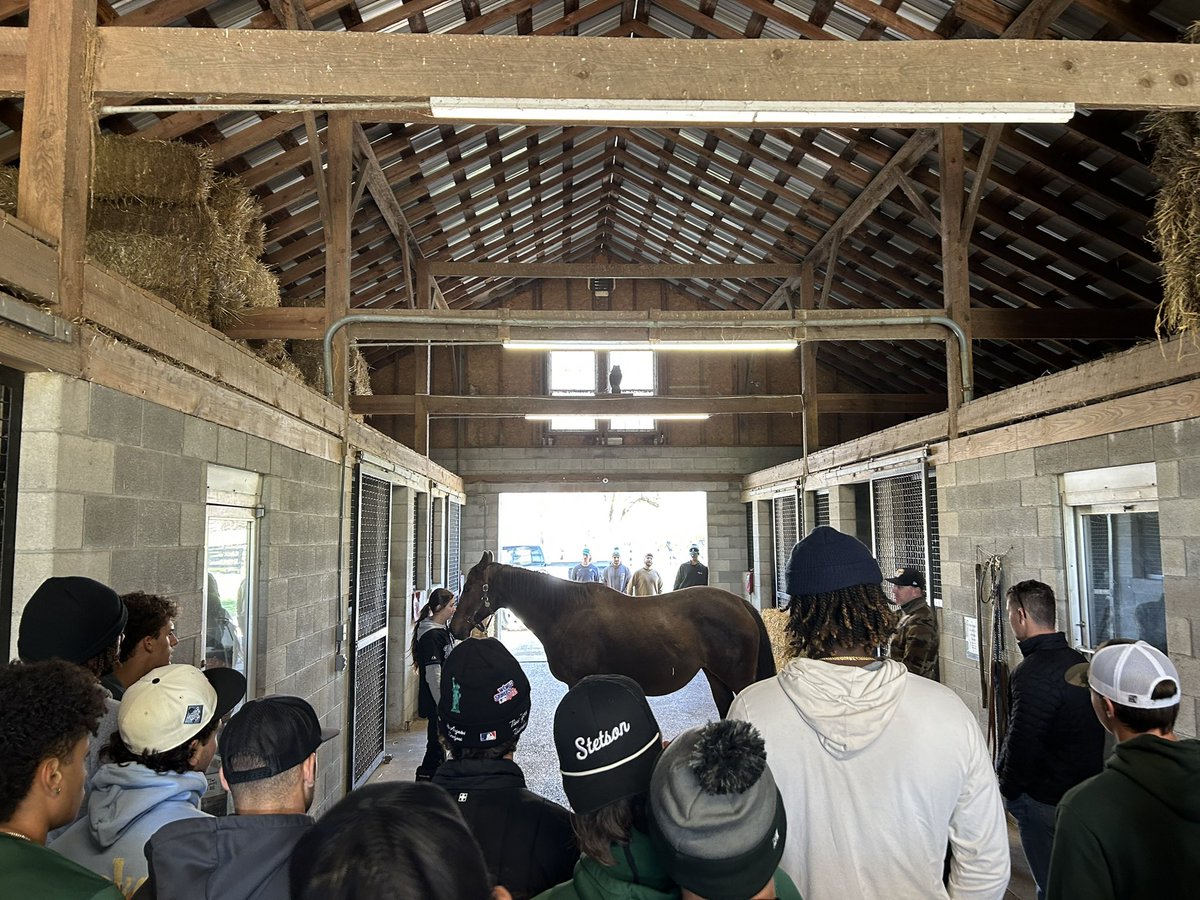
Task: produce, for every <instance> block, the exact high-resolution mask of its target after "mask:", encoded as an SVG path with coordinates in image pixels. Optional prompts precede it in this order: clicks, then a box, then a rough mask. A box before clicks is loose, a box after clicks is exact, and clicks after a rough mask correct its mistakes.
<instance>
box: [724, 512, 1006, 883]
mask: <svg viewBox="0 0 1200 900" xmlns="http://www.w3.org/2000/svg"><path fill="white" fill-rule="evenodd" d="M786 577H787V591H788V594H790V595H791V605H790V607H789V610H790V617H789V621H788V632H789V637H790V639H791V644H792V648H793V649H794V650H795V652H796V657H795V658H794V659H793V660H792V661H791V662H789V663H788V664H787V665H786V666H785V667H784V668H783V670H782V671H780V673H779V674H778V675H776V676H775V677H774V678H772V679H769V680H767V681H760V682H758V683H757V684H752V685H750V687H748V688H746V689H745V690H744V691H742V692H741V693H740V694H739V695H738V696H737V698H736V699H735V700H734V701H733V706H732V707H731V708H730V710H729V718H731V719H742V720H745V721H748V722H750V723H751V724H752V725H754V726H755V727H756V728H757V729H758V730H759V732H761V734H762V736H763V740H764V741H765V743H766V751H767V757H768V758H769V759H770V760H771V769H772V772H773V773H774V776H775V781H776V785H777V786H778V788H779V792H780V795H781V796H782V797H783V802H784V807H785V809H786V811H787V819H788V831H789V835H788V840H787V846H786V847H785V849H784V853H783V859H782V863H781V867H782V868H783V870H784V871H786V872H787V873H788V875H790V876H791V877H792V880H793V881H794V882H795V883H796V887H798V888H799V889H800V893H801V894H803V895H804V896H805V897H838V898H839V900H865V898H875V897H922V898H932V897H941V898H944V897H955V898H972V900H988V898H994V900H999V898H1001V897H1003V896H1004V892H1005V889H1006V888H1007V886H1008V878H1009V850H1008V830H1007V828H1006V826H1005V819H1004V806H1003V803H1002V801H1001V798H1000V791H999V788H998V786H997V783H996V776H995V774H994V772H993V771H992V764H991V757H990V755H989V754H988V750H987V746H986V744H985V743H984V739H983V734H982V732H981V731H980V729H979V724H978V723H977V722H976V721H975V717H974V716H973V715H972V714H971V712H970V711H969V710H968V709H967V708H966V706H965V705H964V704H963V702H962V701H961V700H959V699H958V697H957V696H956V695H955V694H954V692H953V691H951V690H950V689H949V688H947V687H944V686H943V685H940V684H938V683H936V682H934V681H931V680H930V679H928V678H922V677H921V676H919V675H913V674H910V673H909V672H908V670H907V669H906V668H905V667H904V665H903V663H900V662H897V661H896V660H892V659H879V658H878V654H879V648H880V646H881V645H883V644H885V643H886V642H887V639H888V635H889V634H890V633H891V631H892V630H893V628H894V621H893V615H892V613H891V612H890V609H889V606H888V599H887V596H886V595H885V594H884V592H883V588H882V586H881V583H882V581H883V574H882V573H881V572H880V570H879V564H878V563H877V562H876V561H875V559H874V558H873V557H872V556H871V552H870V551H869V550H868V549H867V548H866V547H865V546H864V545H863V544H862V543H861V542H860V541H858V540H856V539H855V538H853V537H850V536H849V535H845V534H842V533H841V532H839V531H837V530H835V529H833V528H830V527H828V526H821V527H819V528H816V529H814V530H813V531H812V533H811V534H809V535H808V536H807V537H806V538H805V539H804V540H802V541H801V542H800V543H798V544H796V546H795V547H793V548H792V554H791V558H790V560H789V561H788V566H787V573H786ZM947 843H949V845H950V848H951V850H952V852H953V859H952V861H951V865H950V875H949V881H948V884H946V885H943V882H942V869H943V863H944V860H945V856H946V846H947Z"/></svg>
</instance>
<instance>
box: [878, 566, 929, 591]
mask: <svg viewBox="0 0 1200 900" xmlns="http://www.w3.org/2000/svg"><path fill="white" fill-rule="evenodd" d="M883 580H884V581H888V582H891V583H892V584H894V585H896V587H915V588H920V589H921V590H925V573H924V572H922V571H921V570H920V569H917V568H914V567H913V566H901V567H900V568H898V569H897V570H896V574H895V575H893V576H892V577H891V578H885V579H883Z"/></svg>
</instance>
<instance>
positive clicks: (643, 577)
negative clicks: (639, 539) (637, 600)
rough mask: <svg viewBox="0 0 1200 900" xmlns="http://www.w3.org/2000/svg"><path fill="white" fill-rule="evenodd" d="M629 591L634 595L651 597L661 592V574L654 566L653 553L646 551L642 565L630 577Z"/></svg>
mask: <svg viewBox="0 0 1200 900" xmlns="http://www.w3.org/2000/svg"><path fill="white" fill-rule="evenodd" d="M630 593H631V594H633V596H635V597H653V596H654V595H655V594H661V593H662V576H661V575H659V574H658V570H657V569H655V568H654V554H653V553H647V554H646V559H645V560H644V561H643V563H642V567H641V568H640V569H638V570H637V571H636V572H634V573H633V578H631V579H630Z"/></svg>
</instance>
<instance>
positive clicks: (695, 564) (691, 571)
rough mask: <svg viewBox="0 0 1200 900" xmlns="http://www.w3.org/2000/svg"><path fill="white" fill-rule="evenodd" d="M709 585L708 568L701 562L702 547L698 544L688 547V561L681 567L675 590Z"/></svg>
mask: <svg viewBox="0 0 1200 900" xmlns="http://www.w3.org/2000/svg"><path fill="white" fill-rule="evenodd" d="M706 584H708V566H706V565H705V564H704V563H702V562H700V547H699V546H697V545H696V544H692V546H690V547H688V561H687V562H685V563H684V564H683V565H681V566H680V567H679V574H678V575H676V576H675V588H674V589H675V590H677V591H680V590H683V589H684V588H686V587H703V586H704V585H706Z"/></svg>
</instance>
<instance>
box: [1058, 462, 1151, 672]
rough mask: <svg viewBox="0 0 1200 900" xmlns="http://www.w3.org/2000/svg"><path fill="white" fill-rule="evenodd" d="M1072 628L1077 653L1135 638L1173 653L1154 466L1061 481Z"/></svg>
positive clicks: (1119, 468) (1076, 474) (1078, 474)
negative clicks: (1169, 640)
mask: <svg viewBox="0 0 1200 900" xmlns="http://www.w3.org/2000/svg"><path fill="white" fill-rule="evenodd" d="M1062 497H1063V525H1064V528H1063V533H1064V535H1065V538H1066V558H1067V576H1068V581H1067V593H1068V596H1069V599H1070V610H1071V620H1072V621H1071V625H1072V628H1073V630H1074V637H1075V638H1076V642H1077V643H1078V645H1079V646H1081V647H1083V648H1085V649H1094V648H1095V647H1096V646H1098V645H1099V644H1100V643H1102V642H1103V641H1106V640H1108V639H1109V638H1114V637H1119V638H1136V639H1140V640H1144V641H1147V642H1149V643H1151V644H1153V645H1154V646H1156V647H1158V648H1159V649H1160V650H1162V651H1163V652H1164V653H1165V652H1166V651H1167V622H1166V609H1165V606H1164V603H1163V572H1162V549H1161V544H1160V542H1159V534H1158V488H1157V484H1156V474H1155V469H1154V465H1153V464H1146V465H1138V466H1116V467H1112V468H1107V469H1093V470H1090V471H1087V472H1069V473H1067V474H1066V475H1064V476H1063V477H1062Z"/></svg>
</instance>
